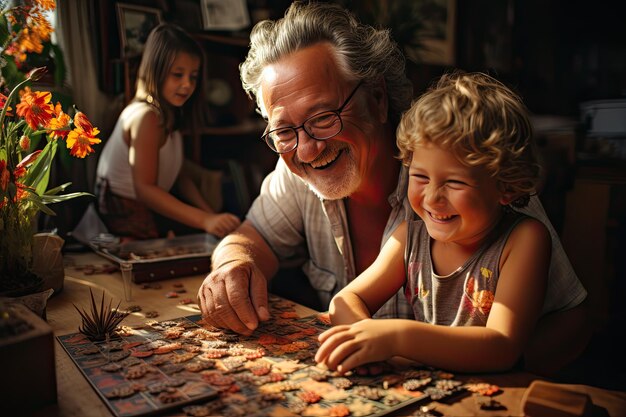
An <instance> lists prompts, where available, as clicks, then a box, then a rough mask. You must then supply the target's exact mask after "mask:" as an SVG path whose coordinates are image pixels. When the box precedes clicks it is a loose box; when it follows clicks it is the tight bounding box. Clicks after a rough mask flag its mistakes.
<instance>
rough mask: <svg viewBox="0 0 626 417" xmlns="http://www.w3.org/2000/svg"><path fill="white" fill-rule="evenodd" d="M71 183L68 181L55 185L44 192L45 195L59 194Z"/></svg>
mask: <svg viewBox="0 0 626 417" xmlns="http://www.w3.org/2000/svg"><path fill="white" fill-rule="evenodd" d="M70 185H72V183H71V182H66V183H65V184H61V185H59V186H58V187H54V188H51V189H49V190H48V191H46V192H45V193H44V195H55V194H59V193H60V192H61V191H64V190H65V189H66V188H67V187H69V186H70Z"/></svg>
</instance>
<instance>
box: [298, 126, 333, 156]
mask: <svg viewBox="0 0 626 417" xmlns="http://www.w3.org/2000/svg"><path fill="white" fill-rule="evenodd" d="M296 135H298V147H297V148H296V152H297V153H298V159H299V160H300V161H302V162H305V163H308V162H311V161H314V160H315V158H317V157H318V156H319V154H320V153H321V152H322V150H323V149H324V146H326V144H325V143H324V141H323V140H315V139H313V138H312V137H311V136H309V134H308V133H307V132H306V131H305V130H304V129H303V128H300V129H298V130H296Z"/></svg>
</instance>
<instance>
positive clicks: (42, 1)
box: [35, 0, 57, 10]
mask: <svg viewBox="0 0 626 417" xmlns="http://www.w3.org/2000/svg"><path fill="white" fill-rule="evenodd" d="M35 3H37V4H39V6H40V7H41V8H42V9H44V10H54V9H55V8H56V6H57V5H56V1H55V0H35Z"/></svg>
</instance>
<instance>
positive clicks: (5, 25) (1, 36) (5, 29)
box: [0, 13, 9, 45]
mask: <svg viewBox="0 0 626 417" xmlns="http://www.w3.org/2000/svg"><path fill="white" fill-rule="evenodd" d="M8 40H9V22H8V21H7V17H6V16H5V15H4V13H2V14H0V45H4V43H5V42H7V41H8Z"/></svg>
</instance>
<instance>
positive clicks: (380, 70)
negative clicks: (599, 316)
mask: <svg viewBox="0 0 626 417" xmlns="http://www.w3.org/2000/svg"><path fill="white" fill-rule="evenodd" d="M240 69H241V79H242V83H243V86H244V88H245V89H246V91H247V92H248V93H249V94H250V95H252V96H254V98H255V99H256V101H257V105H258V107H259V109H260V110H261V112H262V114H263V116H264V117H265V118H266V120H267V121H268V126H267V129H266V131H265V134H264V135H263V139H264V140H265V142H266V143H267V145H268V146H269V148H270V149H271V150H272V151H274V152H276V153H278V154H280V159H279V161H278V164H277V166H276V169H275V170H274V171H273V172H272V173H270V174H269V175H268V177H267V178H266V179H265V181H264V182H263V185H262V188H261V192H260V195H259V197H258V198H257V199H256V200H255V201H254V203H253V205H252V207H251V208H250V211H249V212H248V214H247V217H246V220H245V221H244V222H243V223H242V225H241V226H240V227H239V228H238V229H237V230H236V231H235V232H233V233H232V234H230V235H229V236H227V237H226V238H225V239H224V240H223V241H222V242H221V243H220V245H219V246H218V247H217V248H216V250H215V252H214V254H213V259H212V263H213V271H212V272H211V274H210V275H209V276H208V277H207V278H206V279H205V281H204V283H203V284H202V286H201V288H200V289H199V292H198V298H199V302H200V306H201V309H202V313H203V315H204V316H205V318H206V319H207V321H208V322H210V323H212V324H214V325H215V326H218V327H225V328H230V329H233V330H235V331H237V332H240V333H244V334H249V333H250V332H252V331H253V330H254V329H255V328H256V327H257V326H258V323H259V321H264V320H267V319H268V318H269V313H268V308H267V285H268V281H269V280H270V279H271V278H272V277H273V276H274V275H275V274H276V272H277V271H278V269H279V267H281V266H283V265H294V264H297V265H301V268H302V271H303V272H304V274H305V275H306V276H307V277H308V280H309V281H310V283H311V285H312V287H313V288H314V289H315V290H316V291H317V294H318V296H319V298H320V299H321V301H322V303H323V305H324V306H326V305H327V304H328V302H329V301H330V299H331V298H332V296H333V295H334V294H335V293H336V292H337V291H339V290H340V289H341V288H343V287H344V286H345V285H346V284H347V283H348V282H350V281H351V280H352V279H354V277H355V276H356V275H358V274H359V273H361V272H362V271H363V270H365V269H366V268H367V267H368V266H369V265H370V264H371V263H372V262H373V260H374V259H375V258H376V255H377V254H378V252H379V249H380V247H381V244H382V243H384V242H385V241H386V240H387V239H388V237H389V236H390V235H391V233H392V232H393V231H394V230H395V228H396V227H397V226H398V225H399V224H400V223H401V222H402V220H404V218H405V213H410V207H409V206H408V202H407V200H406V188H407V172H406V170H405V169H404V168H403V167H402V166H401V164H400V162H399V161H398V160H397V159H396V155H397V149H396V145H395V130H396V127H397V124H398V121H399V119H400V115H401V113H402V112H403V111H404V110H406V109H407V108H408V107H409V105H410V102H411V99H412V87H411V84H410V82H409V81H408V79H407V78H406V75H405V68H404V58H403V56H402V53H401V52H400V50H399V49H398V47H397V46H396V45H395V43H394V42H393V41H392V40H391V38H390V36H389V33H388V31H384V30H376V29H374V28H372V27H369V26H366V25H362V24H360V23H358V22H357V21H356V19H355V18H354V17H353V16H352V15H351V14H350V13H349V12H347V11H345V10H343V9H342V8H340V7H338V6H336V5H333V4H329V3H311V4H305V3H300V2H295V3H293V4H292V5H291V6H290V8H289V10H288V11H287V12H286V14H285V17H284V18H282V19H279V20H277V21H263V22H260V23H258V24H257V25H256V26H255V28H254V29H253V31H252V34H251V47H250V51H249V53H248V56H247V58H246V60H245V62H244V63H243V64H242V65H241V68H240ZM530 207H531V209H530V212H531V213H532V214H533V215H534V216H535V217H538V218H540V219H543V221H544V223H546V224H548V225H549V221H548V220H547V218H546V216H545V213H544V212H543V209H542V207H541V204H540V203H539V202H538V200H537V198H536V197H533V201H531V205H530ZM549 227H550V229H551V231H552V234H553V253H552V264H551V275H550V282H549V285H548V286H549V289H548V291H559V292H560V293H561V294H562V297H563V298H565V300H562V303H561V306H564V307H561V310H563V311H558V312H554V313H552V314H550V315H548V316H546V318H544V319H543V320H542V321H541V322H540V325H539V326H538V329H537V330H536V332H535V335H534V338H533V342H532V343H531V345H530V346H529V350H528V353H527V354H526V355H525V359H526V361H527V363H528V364H529V365H530V366H531V367H532V368H536V367H539V366H544V365H546V364H547V363H549V364H550V365H551V367H550V369H547V368H544V370H545V371H550V370H552V369H555V368H557V367H558V366H559V365H561V364H563V363H565V362H567V361H568V360H570V359H571V358H573V357H574V356H576V355H577V354H578V353H580V351H581V350H582V348H583V347H584V346H585V344H586V340H587V339H586V338H584V337H580V332H579V330H578V324H579V321H580V320H581V317H584V310H583V309H582V301H583V300H584V298H585V296H586V292H585V290H584V288H583V287H582V285H581V283H580V281H579V280H578V278H577V277H576V275H575V273H574V271H573V270H572V268H571V265H570V264H569V261H568V260H567V257H566V256H565V253H564V251H563V249H562V247H561V245H560V243H559V240H558V237H557V236H556V234H555V233H554V230H553V228H552V227H551V226H550V225H549ZM544 310H546V311H551V310H550V306H544ZM376 316H377V317H381V318H384V317H411V310H410V309H409V306H408V305H407V302H406V301H405V299H404V297H403V296H402V294H401V293H399V294H397V295H396V297H395V298H393V299H392V300H390V301H389V302H387V303H386V304H385V305H384V306H383V307H382V308H381V310H379V312H378V313H377V315H376ZM577 332H579V333H578V334H577ZM575 341H576V343H575ZM565 348H567V352H565V351H564V350H562V349H565ZM557 359H558V361H557Z"/></svg>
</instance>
